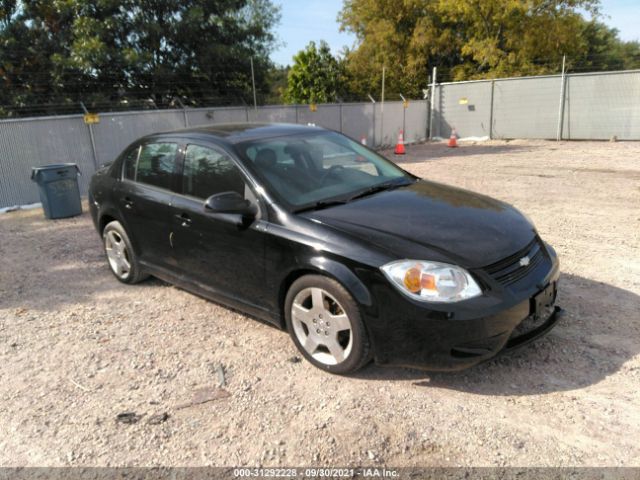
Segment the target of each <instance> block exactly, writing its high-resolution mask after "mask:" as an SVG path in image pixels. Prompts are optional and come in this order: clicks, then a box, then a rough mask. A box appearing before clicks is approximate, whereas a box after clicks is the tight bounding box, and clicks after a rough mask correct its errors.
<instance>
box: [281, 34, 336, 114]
mask: <svg viewBox="0 0 640 480" xmlns="http://www.w3.org/2000/svg"><path fill="white" fill-rule="evenodd" d="M343 70H344V69H343V65H342V63H341V62H340V60H338V59H337V58H335V57H334V56H333V55H332V54H331V49H330V48H329V45H328V44H327V43H326V42H324V41H321V42H320V45H319V46H318V47H316V44H315V42H310V43H309V44H308V45H307V47H306V48H305V49H304V50H301V51H300V52H298V53H297V54H296V55H295V56H294V57H293V66H292V67H291V69H290V70H289V75H288V80H287V90H286V92H285V100H286V101H287V102H288V103H302V104H307V103H328V102H335V101H338V99H339V97H340V95H341V92H342V90H343V85H344V78H343V77H344V71H343Z"/></svg>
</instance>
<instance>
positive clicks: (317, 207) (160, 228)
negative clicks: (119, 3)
mask: <svg viewBox="0 0 640 480" xmlns="http://www.w3.org/2000/svg"><path fill="white" fill-rule="evenodd" d="M89 203H90V209H91V215H92V217H93V221H94V223H95V226H96V228H97V230H98V232H99V233H100V235H101V236H102V238H103V241H104V248H105V251H106V256H107V259H108V263H109V266H110V267H111V271H112V272H113V274H114V275H115V276H116V278H117V279H118V280H120V281H121V282H124V283H136V282H139V281H141V280H143V279H144V278H146V277H147V276H148V275H153V276H156V277H158V278H161V279H163V280H166V281H168V282H170V283H173V284H175V285H177V286H179V287H181V288H184V289H186V290H189V291H192V292H194V293H196V294H199V295H202V296H205V297H207V298H210V299H211V300H214V301H216V302H220V303H222V304H225V305H227V306H230V307H233V308H237V309H239V310H242V311H243V312H246V313H247V314H250V315H252V316H254V317H258V318H260V319H263V320H266V321H268V322H271V323H273V324H275V325H277V326H278V327H280V328H283V329H285V328H286V329H287V330H288V331H289V333H290V335H291V338H292V339H293V342H294V343H295V345H296V347H297V348H298V349H299V350H300V352H301V353H302V355H304V357H305V358H306V359H307V360H309V361H310V362H311V363H313V364H314V365H316V366H317V367H320V368H322V369H324V370H327V371H329V372H333V373H348V372H353V371H355V370H357V369H358V368H360V367H362V366H363V365H365V364H366V363H368V362H369V361H370V360H371V359H372V358H373V359H375V361H376V363H378V364H383V365H403V366H415V367H423V368H428V369H434V370H457V369H461V368H465V367H469V366H471V365H474V364H476V363H478V362H480V361H483V360H486V359H488V358H491V357H493V356H494V355H496V354H497V353H499V352H502V351H505V350H509V349H511V348H514V347H516V346H519V345H522V344H525V343H527V342H528V341H530V340H532V339H534V338H537V337H539V336H540V335H542V334H544V333H546V332H548V331H549V330H550V329H551V328H552V327H553V326H554V325H555V323H556V322H557V319H558V315H557V314H556V313H557V310H558V308H557V307H555V306H554V303H555V298H556V292H557V280H558V275H559V269H558V259H557V256H556V253H555V251H554V250H553V248H552V247H551V246H549V245H548V244H547V243H545V242H544V241H543V240H542V239H541V238H540V237H539V236H538V234H537V232H536V229H535V227H534V226H533V225H532V223H531V222H530V221H529V220H528V219H527V218H526V217H525V216H524V215H522V214H521V213H519V212H518V211H517V210H516V209H515V208H513V207H511V206H510V205H508V204H506V203H504V202H501V201H498V200H494V199H492V198H489V197H486V196H483V195H479V194H476V193H472V192H469V191H465V190H461V189H458V188H454V187H450V186H446V185H442V184H438V183H434V182H430V181H427V180H423V179H420V178H417V177H415V176H413V175H411V174H410V173H407V172H406V171H404V170H402V169H401V168H399V167H398V166H396V165H395V164H394V163H392V162H390V161H388V160H387V159H385V158H383V157H381V156H380V155H378V154H377V153H375V152H374V151H371V150H369V149H367V148H366V147H364V146H363V145H361V144H359V143H358V142H354V141H352V140H351V139H349V138H347V137H345V136H343V135H341V134H339V133H336V132H332V131H327V130H324V129H321V128H316V127H304V126H297V125H268V124H245V125H215V126H211V127H201V128H191V129H186V130H180V131H175V132H169V133H162V134H155V135H150V136H147V137H144V138H142V139H140V140H138V141H137V142H135V143H133V144H132V145H130V146H129V147H128V148H127V149H126V150H125V151H124V152H123V153H122V154H121V155H120V157H118V159H116V160H115V161H114V162H113V163H112V164H111V165H109V166H106V167H104V168H102V169H101V170H100V171H98V172H97V173H96V174H95V175H94V176H93V178H92V180H91V186H90V191H89Z"/></svg>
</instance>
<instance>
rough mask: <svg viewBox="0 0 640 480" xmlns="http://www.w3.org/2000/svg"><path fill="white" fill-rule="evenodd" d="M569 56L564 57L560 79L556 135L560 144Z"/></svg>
mask: <svg viewBox="0 0 640 480" xmlns="http://www.w3.org/2000/svg"><path fill="white" fill-rule="evenodd" d="M566 58H567V56H566V55H563V56H562V76H561V77H560V107H559V108H558V132H557V134H556V140H557V141H558V142H559V141H560V140H562V123H563V120H564V89H565V84H566V76H565V60H566Z"/></svg>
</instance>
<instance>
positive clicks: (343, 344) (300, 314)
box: [291, 287, 353, 365]
mask: <svg viewBox="0 0 640 480" xmlns="http://www.w3.org/2000/svg"><path fill="white" fill-rule="evenodd" d="M291 322H292V325H293V331H294V333H295V335H296V338H297V339H298V342H299V343H300V345H302V348H304V350H305V351H306V352H307V353H308V354H309V355H311V357H313V358H314V359H315V360H317V361H318V362H320V363H323V364H325V365H337V364H339V363H341V362H343V361H344V360H346V359H347V358H348V357H349V354H350V353H351V349H352V347H353V334H352V332H351V321H350V320H349V317H348V315H347V313H346V311H345V310H344V308H342V305H340V303H339V302H338V301H337V300H336V299H335V298H334V297H333V296H332V295H330V294H329V293H328V292H327V291H325V290H323V289H322V288H317V287H312V288H305V289H303V290H301V291H300V292H299V293H298V294H297V295H296V296H295V298H294V299H293V303H292V305H291Z"/></svg>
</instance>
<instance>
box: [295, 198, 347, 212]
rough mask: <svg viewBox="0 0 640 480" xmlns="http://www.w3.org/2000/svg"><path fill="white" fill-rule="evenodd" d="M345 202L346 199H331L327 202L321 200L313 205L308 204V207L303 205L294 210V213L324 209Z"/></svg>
mask: <svg viewBox="0 0 640 480" xmlns="http://www.w3.org/2000/svg"><path fill="white" fill-rule="evenodd" d="M345 203H347V202H346V201H344V200H330V201H326V202H322V201H321V202H316V203H313V204H311V205H307V206H306V207H302V208H299V209H297V210H294V211H293V213H302V212H308V211H311V210H322V209H323V208H329V207H335V206H336V205H344V204H345Z"/></svg>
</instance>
